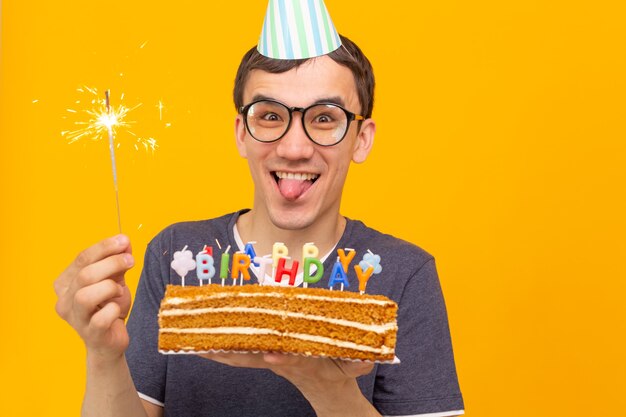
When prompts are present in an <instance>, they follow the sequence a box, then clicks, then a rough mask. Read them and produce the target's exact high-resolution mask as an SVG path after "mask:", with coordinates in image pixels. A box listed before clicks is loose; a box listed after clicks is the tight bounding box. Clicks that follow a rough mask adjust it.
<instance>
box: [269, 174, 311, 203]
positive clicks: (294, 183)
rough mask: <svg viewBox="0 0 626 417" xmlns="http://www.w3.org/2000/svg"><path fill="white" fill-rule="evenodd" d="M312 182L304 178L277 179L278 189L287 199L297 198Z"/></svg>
mask: <svg viewBox="0 0 626 417" xmlns="http://www.w3.org/2000/svg"><path fill="white" fill-rule="evenodd" d="M312 184H313V183H312V182H311V181H305V180H293V179H279V180H278V189H279V190H280V193H281V194H282V196H283V197H284V198H285V199H287V200H289V201H294V200H297V199H298V198H299V197H300V196H301V195H302V194H304V193H305V191H306V190H308V189H309V188H310V187H311V185H312Z"/></svg>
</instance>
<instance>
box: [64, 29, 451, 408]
mask: <svg viewBox="0 0 626 417" xmlns="http://www.w3.org/2000/svg"><path fill="white" fill-rule="evenodd" d="M341 41H342V46H341V47H340V48H339V49H336V50H335V51H333V52H331V53H329V54H327V55H323V56H320V57H316V58H312V59H305V60H286V61H284V60H275V59H271V58H267V57H264V56H262V55H260V54H259V53H258V51H257V50H256V49H255V48H253V49H251V50H250V51H249V52H248V53H247V54H246V55H245V56H244V58H243V60H242V62H241V65H240V67H239V70H238V74H237V78H236V81H235V91H234V99H235V105H236V107H237V109H238V115H237V117H236V120H235V134H236V144H237V149H238V151H239V153H240V155H241V156H242V157H244V158H246V159H247V161H248V164H249V167H250V172H251V175H252V178H253V181H254V197H253V208H252V209H251V210H243V211H241V212H238V213H233V214H229V215H226V216H224V217H221V218H218V219H213V220H208V221H201V222H188V223H181V224H177V225H173V226H170V227H169V228H167V229H166V230H164V231H163V232H161V233H160V234H159V235H158V236H157V237H156V238H155V239H154V240H153V241H152V242H151V243H150V245H149V246H148V249H147V251H146V258H145V263H144V271H143V273H142V276H141V279H140V283H139V287H138V289H137V295H136V300H135V305H134V307H133V313H132V314H131V316H130V318H129V322H128V331H127V329H126V326H125V324H124V318H125V317H126V315H127V313H128V311H129V305H130V294H129V290H128V288H127V287H126V286H125V284H124V273H125V272H126V271H127V270H128V269H129V268H131V267H132V266H133V263H134V261H133V257H132V255H131V248H130V242H129V240H128V238H127V237H125V236H116V237H113V238H111V239H106V240H104V241H102V242H100V243H99V244H96V245H95V246H93V247H91V248H89V249H87V250H85V251H84V252H82V253H81V254H80V255H79V256H78V257H77V258H76V260H75V261H74V262H73V263H72V264H71V265H70V266H69V267H68V269H67V270H66V271H64V272H63V274H61V276H60V277H59V278H58V280H57V281H56V283H55V289H56V291H57V294H58V296H59V301H58V303H57V311H58V313H59V315H60V316H61V317H63V318H64V319H65V320H67V321H68V322H69V323H70V324H71V325H72V326H73V327H74V328H75V329H76V330H77V332H78V333H79V335H80V336H81V337H82V338H83V340H84V342H85V345H86V347H87V387H86V393H85V399H84V403H83V415H84V416H95V415H97V416H121V415H124V416H162V415H166V416H202V415H211V416H212V415H215V416H296V415H297V416H314V415H317V416H342V417H345V416H380V415H403V416H417V415H425V416H429V415H430V416H435V415H436V416H448V415H459V414H462V413H463V400H462V397H461V394H460V391H459V388H458V383H457V379H456V371H455V367H454V359H453V356H452V348H451V343H450V338H449V330H448V325H447V318H446V312H445V306H444V303H443V298H442V295H441V292H440V287H439V282H438V278H437V274H436V270H435V266H434V261H433V259H432V257H431V256H430V255H428V254H427V253H425V252H424V251H422V250H421V249H419V248H417V247H415V246H413V245H411V244H409V243H406V242H402V241H400V240H398V239H395V238H393V237H391V236H388V235H383V234H381V233H379V232H376V231H374V230H372V229H369V228H367V227H366V226H365V225H364V224H363V223H361V222H357V221H353V220H349V219H347V218H346V217H344V216H342V215H341V214H340V212H339V209H340V203H341V195H342V190H343V186H344V183H345V180H346V175H347V173H348V168H349V166H350V163H351V162H356V163H361V162H364V161H365V160H366V158H367V156H368V154H369V152H370V150H371V148H372V144H373V140H374V133H375V124H374V121H373V120H372V119H371V114H372V107H373V93H374V78H373V73H372V69H371V66H370V63H369V61H368V60H367V58H366V57H365V56H364V55H363V54H362V52H361V51H360V49H359V48H358V47H357V46H356V45H355V44H354V43H352V42H351V41H350V40H348V39H347V38H344V37H342V38H341ZM399 209H401V208H399ZM215 239H217V240H218V241H220V242H221V243H222V245H231V246H232V247H233V248H236V247H239V248H240V249H243V248H242V245H243V242H249V241H256V242H257V243H256V245H255V249H256V252H257V253H259V254H266V253H271V249H272V244H273V243H274V242H283V243H285V245H286V246H287V247H288V248H290V256H291V257H292V259H301V257H302V254H301V251H300V250H301V248H302V246H303V244H304V243H306V242H315V244H316V246H317V247H318V248H319V249H320V254H327V255H328V254H330V253H331V252H333V250H334V248H339V247H341V248H343V247H351V248H354V249H356V250H357V251H358V252H360V253H363V252H365V251H366V250H367V249H368V248H372V249H375V250H376V251H377V252H378V253H381V254H382V258H383V259H384V260H386V263H385V270H384V272H383V273H381V274H380V275H378V276H376V277H375V278H372V279H371V280H370V282H369V283H368V292H369V293H373V294H375V293H379V294H385V295H387V296H389V297H390V298H392V299H394V300H395V301H397V302H398V303H399V314H398V327H399V331H398V344H397V348H396V354H397V356H398V357H399V358H400V360H401V363H400V364H397V365H380V364H376V365H373V364H369V363H360V362H348V361H339V360H331V359H322V358H307V357H301V356H296V355H283V354H278V353H266V354H262V353H260V354H232V353H231V354H210V355H203V356H205V357H200V356H196V355H161V354H159V353H158V352H157V345H156V343H157V342H156V340H157V333H158V327H157V323H156V318H157V317H156V314H157V312H158V306H159V302H160V299H161V297H162V295H163V291H164V288H165V285H166V284H168V283H176V284H178V283H179V281H178V277H177V276H176V275H175V274H174V273H173V272H172V271H171V269H170V266H169V262H170V261H171V255H172V253H173V252H174V251H175V250H178V249H180V248H181V247H183V246H184V245H189V247H190V248H193V249H196V250H197V249H198V248H202V245H203V244H205V243H207V242H212V241H214V240H215ZM332 258H333V256H330V257H328V256H327V257H326V265H325V270H329V268H330V266H329V265H330V264H329V263H328V262H331V260H332ZM264 278H265V277H257V279H258V280H263V279H264ZM301 279H302V278H301V277H300V278H299V280H300V282H301ZM318 284H319V285H318V286H321V285H322V283H318ZM350 289H352V288H350ZM129 334H130V337H129ZM129 340H130V344H129ZM207 358H208V359H209V360H207Z"/></svg>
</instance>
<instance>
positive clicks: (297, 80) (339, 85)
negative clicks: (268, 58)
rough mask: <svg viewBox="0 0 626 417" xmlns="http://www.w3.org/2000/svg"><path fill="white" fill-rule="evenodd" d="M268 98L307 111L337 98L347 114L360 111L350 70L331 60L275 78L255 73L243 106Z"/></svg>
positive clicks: (307, 64)
mask: <svg viewBox="0 0 626 417" xmlns="http://www.w3.org/2000/svg"><path fill="white" fill-rule="evenodd" d="M258 96H261V97H269V98H273V99H275V100H278V101H281V102H283V103H285V104H287V105H289V106H297V107H306V106H308V105H310V104H312V103H314V102H317V101H320V100H322V99H325V98H328V97H337V98H339V99H340V100H341V101H342V102H343V103H339V104H342V105H343V106H345V107H346V108H347V109H348V110H352V111H358V110H359V101H358V94H357V90H356V84H355V82H354V76H353V75H352V72H351V71H350V69H349V68H347V67H345V66H343V65H339V64H338V63H336V62H335V61H333V60H332V59H331V58H329V57H327V56H322V57H319V58H315V59H310V60H308V61H307V62H305V63H304V64H302V65H300V66H299V67H297V68H293V69H291V70H289V71H286V72H283V73H279V74H272V73H269V72H266V71H263V70H252V71H250V73H249V75H248V79H247V81H246V84H245V88H244V91H243V101H244V103H249V102H250V101H252V100H253V98H254V97H258Z"/></svg>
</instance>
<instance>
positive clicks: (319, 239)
mask: <svg viewBox="0 0 626 417" xmlns="http://www.w3.org/2000/svg"><path fill="white" fill-rule="evenodd" d="M345 228H346V219H345V218H344V217H343V216H341V215H340V214H339V213H338V212H336V213H335V214H334V215H333V216H326V217H325V218H322V219H319V220H317V221H316V222H315V223H314V224H312V225H309V226H307V227H305V228H302V229H296V230H291V229H281V228H279V227H277V226H276V225H275V224H274V223H272V221H271V219H270V218H269V216H267V215H263V214H262V213H261V212H260V211H259V210H255V209H253V210H251V211H249V212H247V213H245V214H243V215H241V216H240V217H239V219H238V220H237V230H238V231H239V235H240V236H241V240H242V241H243V242H244V243H246V242H256V244H255V245H254V246H255V250H256V253H257V254H258V255H259V256H263V255H267V254H271V253H272V246H273V245H274V243H275V242H282V243H284V244H285V245H286V246H287V248H288V249H289V257H290V258H291V260H292V261H293V260H296V261H298V262H299V263H300V268H301V267H302V262H301V261H302V246H303V245H304V244H305V243H314V244H315V246H317V248H318V249H319V256H320V257H321V256H323V255H324V254H326V253H328V251H330V250H331V249H332V248H333V247H334V246H335V245H336V244H337V242H338V241H339V239H340V238H341V236H342V234H343V232H344V230H345Z"/></svg>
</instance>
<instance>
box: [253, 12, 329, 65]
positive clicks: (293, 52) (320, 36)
mask: <svg viewBox="0 0 626 417" xmlns="http://www.w3.org/2000/svg"><path fill="white" fill-rule="evenodd" d="M340 46H341V40H340V39H339V35H338V34H337V31H336V30H335V26H334V25H333V22H332V20H331V19H330V15H329V14H328V10H327V9H326V5H325V4H324V0H270V2H269V5H268V6H267V13H266V14H265V21H264V22H263V31H262V32H261V38H260V39H259V45H258V47H257V49H258V50H259V53H260V54H261V55H264V56H266V57H268V58H274V59H303V58H313V57H316V56H320V55H326V54H328V53H330V52H332V51H334V50H335V49H337V48H339V47H340Z"/></svg>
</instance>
